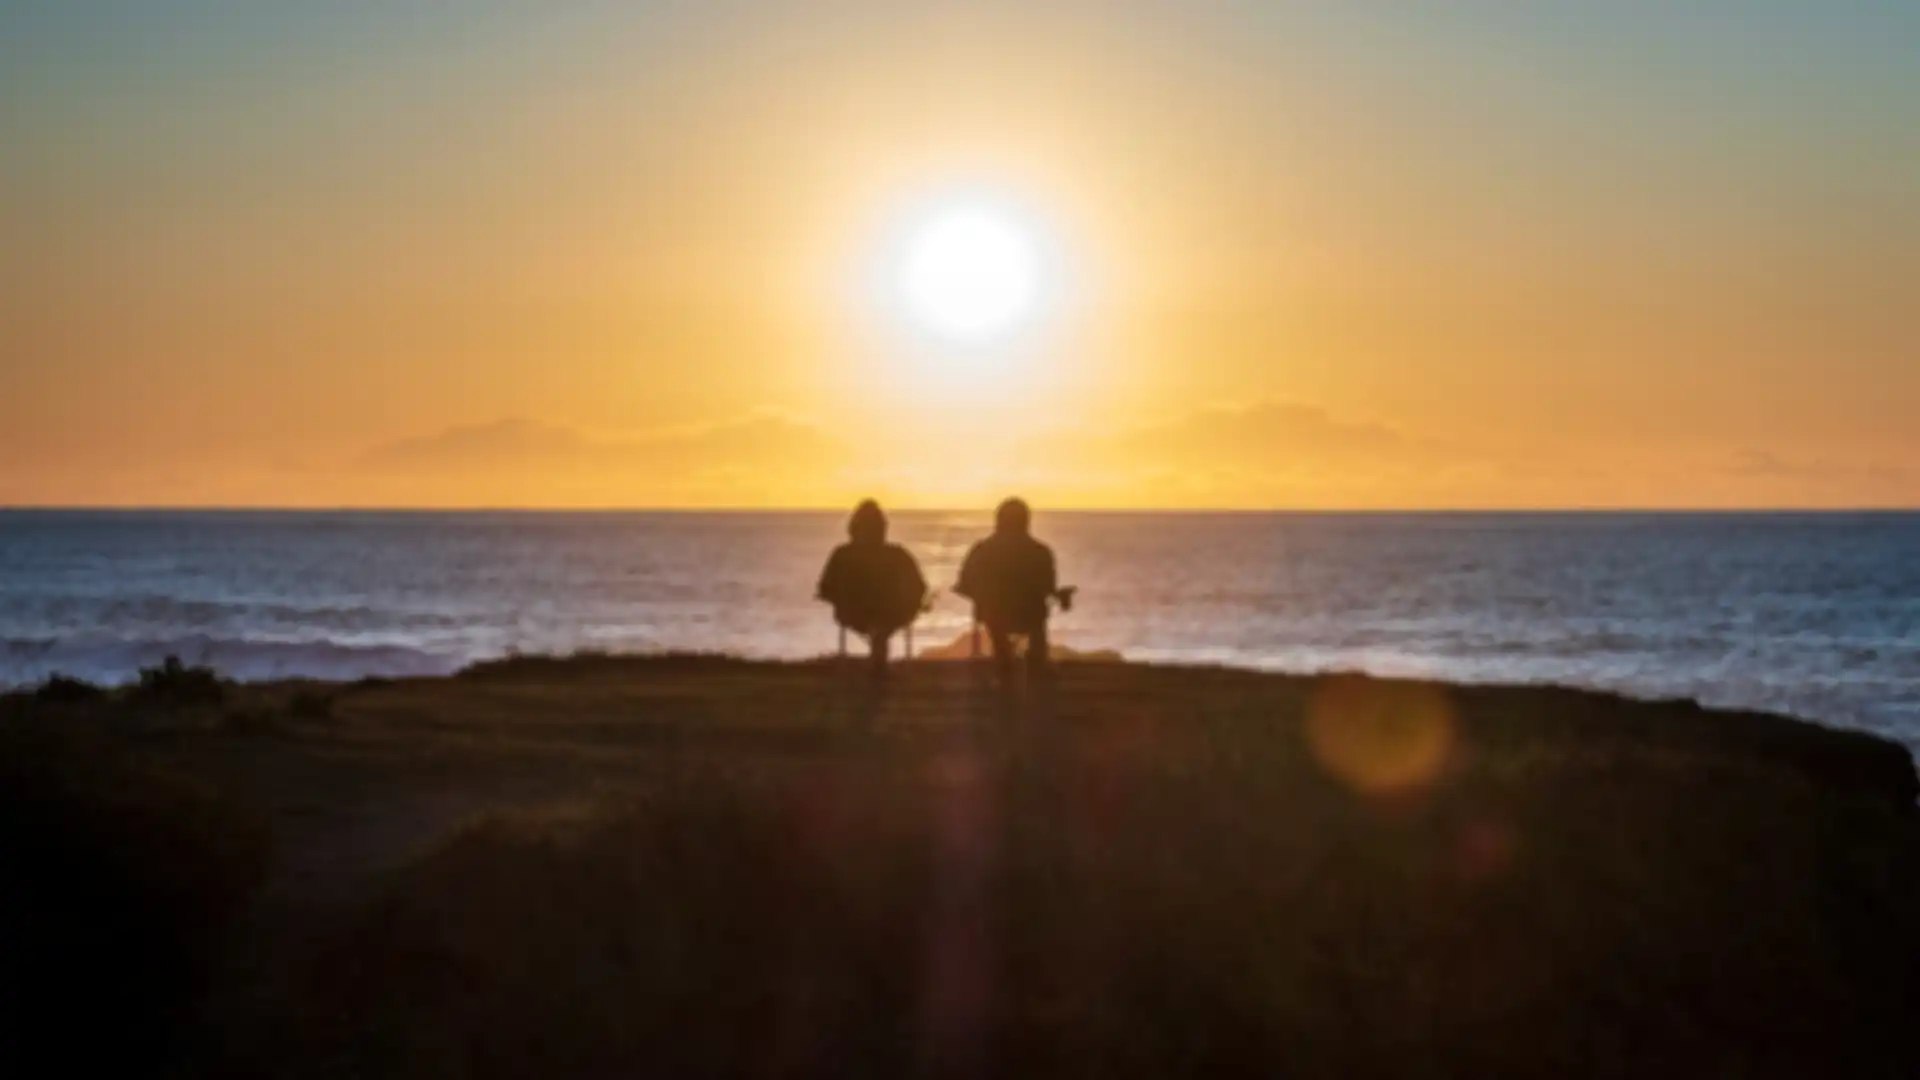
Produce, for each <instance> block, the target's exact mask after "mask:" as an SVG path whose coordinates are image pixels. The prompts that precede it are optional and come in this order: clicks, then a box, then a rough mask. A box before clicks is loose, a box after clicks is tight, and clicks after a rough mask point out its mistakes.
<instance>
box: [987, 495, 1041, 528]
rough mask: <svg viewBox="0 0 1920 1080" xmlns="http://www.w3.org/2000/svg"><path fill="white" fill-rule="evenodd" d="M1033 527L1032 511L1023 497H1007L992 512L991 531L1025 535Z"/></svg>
mask: <svg viewBox="0 0 1920 1080" xmlns="http://www.w3.org/2000/svg"><path fill="white" fill-rule="evenodd" d="M1032 528H1033V511H1032V510H1031V509H1029V508H1028V507H1027V503H1026V500H1024V499H1008V500H1007V501H1006V502H1003V503H1001V504H1000V508H999V509H997V510H995V511H994V512H993V531H994V532H996V533H1005V534H1006V535H1009V536H1025V535H1027V532H1028V530H1030V529H1032Z"/></svg>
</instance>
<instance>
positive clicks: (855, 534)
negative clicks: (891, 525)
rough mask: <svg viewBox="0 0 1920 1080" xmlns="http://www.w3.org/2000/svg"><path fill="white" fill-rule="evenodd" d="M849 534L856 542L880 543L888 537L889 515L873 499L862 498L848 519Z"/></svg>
mask: <svg viewBox="0 0 1920 1080" xmlns="http://www.w3.org/2000/svg"><path fill="white" fill-rule="evenodd" d="M847 536H848V537H849V538H851V539H852V540H853V542H854V543H856V544H878V543H882V542H884V541H885V540H886V538H887V515H886V512H885V511H883V510H881V509H880V504H879V503H877V502H874V501H873V500H872V499H865V500H862V501H861V503H860V505H859V506H856V507H854V508H853V516H852V517H850V518H848V519H847Z"/></svg>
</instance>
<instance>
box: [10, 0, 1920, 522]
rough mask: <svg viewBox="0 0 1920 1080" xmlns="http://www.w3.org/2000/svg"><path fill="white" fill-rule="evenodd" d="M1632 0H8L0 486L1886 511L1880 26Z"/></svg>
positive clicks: (1906, 349) (1902, 203) (168, 493)
mask: <svg viewBox="0 0 1920 1080" xmlns="http://www.w3.org/2000/svg"><path fill="white" fill-rule="evenodd" d="M1596 6H1597V5H1596ZM1669 6H1670V5H1651V4H1648V5H1641V4H1631V3H1629V4H1622V5H1618V6H1617V7H1611V8H1610V13H1609V14H1604V15H1602V14H1598V13H1589V14H1586V15H1572V14H1565V13H1564V9H1557V10H1562V11H1563V14H1561V15H1558V16H1552V15H1547V14H1543V13H1542V12H1543V11H1546V10H1552V6H1551V5H1546V6H1542V7H1540V8H1534V7H1531V6H1528V5H1490V6H1481V7H1476V6H1472V5H1469V6H1467V7H1463V8H1460V9H1459V10H1458V11H1456V12H1455V13H1453V14H1443V13H1439V12H1429V13H1422V14H1408V13H1406V12H1405V11H1404V10H1403V11H1401V12H1400V13H1398V14H1389V13H1388V12H1389V11H1390V10H1391V9H1386V8H1378V9H1376V8H1372V7H1369V6H1367V5H1352V6H1351V7H1350V8H1349V7H1345V6H1343V8H1342V9H1341V13H1340V14H1329V13H1328V11H1327V6H1325V5H1301V6H1299V7H1297V8H1296V7H1292V6H1288V5H1239V4H1228V3H1191V4H1183V5H1172V4H1166V5H1161V4H1153V3H1146V2H1139V3H1128V4H1116V5H1107V6H1102V7H1101V8H1099V9H1098V13H1097V14H1096V13H1095V9H1092V8H1088V7H1085V6H1068V5H1061V6H1053V5H1021V6H1019V7H1017V8H1015V7H1007V8H1004V9H1000V10H996V9H995V8H994V7H993V6H991V5H988V6H984V7H977V8H974V9H972V10H973V12H974V13H973V14H969V15H966V16H957V15H953V14H943V13H942V9H941V8H939V7H936V6H921V5H916V4H911V3H900V4H886V5H881V4H845V5H825V6H822V5H807V6H804V7H803V6H799V5H790V6H781V5H767V4H760V5H736V4H731V3H716V4H706V5H698V6H680V5H673V4H662V5H654V6H649V5H639V6H632V5H620V6H609V5H586V4H580V5H557V4H556V5H531V4H529V5H514V4H508V5H502V6H501V7H500V9H499V10H498V11H494V12H492V13H491V14H489V15H487V16H484V17H482V16H473V17H470V18H469V19H468V20H467V21H465V22H461V23H455V22H450V21H448V19H447V16H446V15H445V14H444V10H445V9H444V8H441V7H439V6H436V5H427V4H423V3H413V2H396V3H390V4H382V5H372V4H367V5H360V4H343V5H337V6H333V7H330V8H329V11H328V12H326V13H316V12H314V11H312V10H307V9H305V8H304V7H303V6H299V5H293V4H290V3H289V4H286V5H285V6H284V9H283V8H282V7H281V6H279V5H276V4H274V3H262V4H259V5H253V6H251V7H248V8H246V9H245V10H232V9H231V8H230V6H227V5H219V4H212V3H207V2H190V0H156V2H155V3H152V4H148V5H144V6H143V5H135V4H132V3H131V2H127V3H124V4H120V3H114V4H105V5H102V6H99V7H98V8H97V9H96V10H94V11H93V12H92V13H91V14H87V15H62V14H55V13H38V14H35V13H28V14H19V13H10V14H0V42H4V43H5V44H0V147H4V149H0V154H4V155H5V158H6V168H5V170H4V174H3V175H4V179H0V504H60V505H78V504H145V505H205V504H220V505H380V506H394V505H409V506H411V505H419V506H469V505H487V506H509V505H511V506H549V505H564V506H608V505H614V506H712V505H727V506H750V505H751V506H757V505H839V504H843V503H845V502H847V501H849V500H850V499H851V498H853V497H855V496H858V495H860V494H865V493H868V492H877V493H879V494H882V495H883V496H885V497H887V498H888V499H890V500H892V501H894V502H896V503H900V504H921V505H928V504H933V505H949V504H955V503H962V504H973V503H981V502H985V501H986V500H989V499H991V498H993V497H995V496H996V495H998V494H1000V493H1002V492H1005V491H1008V490H1014V489H1017V490H1020V491H1022V492H1024V493H1026V494H1028V495H1030V496H1031V497H1033V498H1035V499H1038V500H1043V501H1045V502H1047V503H1049V504H1056V505H1099V506H1232V507H1265V506H1284V507H1297V506H1329V507H1431V506H1460V507H1479V506H1701V507H1724V506H1867V505H1872V506H1920V423H1916V422H1915V417H1916V416H1920V78H1916V77H1915V76H1914V74H1913V72H1912V66H1911V63H1910V58H1908V57H1906V55H1905V54H1904V53H1903V52H1902V50H1900V49H1899V48H1897V47H1896V43H1897V42H1900V41H1909V42H1910V41H1911V40H1913V34H1914V32H1915V30H1916V29H1920V27H1916V26H1915V25H1914V20H1911V19H1909V18H1907V17H1904V16H1901V15H1899V14H1897V13H1888V12H1873V11H1868V10H1866V9H1865V8H1864V7H1863V8H1862V9H1861V10H1859V11H1854V10H1852V7H1851V6H1849V5H1837V6H1836V8H1835V10H1834V11H1832V12H1828V13H1826V14H1824V15H1817V16H1816V15H1795V16H1790V15H1788V14H1786V13H1783V12H1781V11H1776V10H1775V5H1772V4H1766V3H1761V4H1757V5H1751V6H1748V7H1745V8H1742V9H1740V11H1741V12H1742V13H1740V14H1736V13H1734V12H1731V11H1728V12H1721V13H1720V14H1718V15H1713V14H1710V13H1709V14H1702V13H1700V12H1691V13H1675V12H1671V11H1667V10H1665V8H1666V7H1669ZM320 7H328V6H326V5H321V6H320ZM611 7H619V8H620V10H618V11H615V10H610V8H611ZM1510 7H1512V8H1520V9H1523V10H1520V11H1510V10H1508V9H1509V8H1510ZM160 8H169V9H177V10H168V11H165V12H162V13H160V14H156V13H155V12H156V9H160ZM1709 8H1710V9H1711V10H1713V11H1717V10H1718V8H1712V7H1711V6H1709ZM163 16H164V17H163ZM9 20H11V24H9ZM196 20H197V21H196ZM959 189H964V190H967V191H986V192H989V193H991V194H992V195H993V196H994V197H995V198H999V199H1003V200H1005V201H1006V202H1007V203H1008V204H1010V205H1016V206H1018V207H1020V208H1021V209H1022V211H1023V213H1025V214H1027V215H1030V216H1031V217H1032V218H1033V219H1034V220H1035V221H1037V222H1039V223H1040V228H1041V229H1042V230H1043V231H1044V232H1045V233H1046V236H1047V239H1048V242H1049V243H1052V244H1056V245H1057V247H1058V250H1059V251H1060V252H1061V269H1060V273H1059V278H1060V280H1059V281H1058V282H1056V285H1057V286H1058V288H1057V289H1056V293H1057V295H1055V296H1053V297H1052V298H1051V300H1050V303H1049V308H1048V310H1047V312H1046V319H1045V322H1044V326H1042V327H1039V328H1036V329H1034V330H1033V332H1032V333H1030V334H1028V335H1026V336H1025V337H1023V338H1022V339H1021V340H1020V341H1018V342H1009V343H1006V344H1004V346H1003V348H1002V354H1001V355H994V356H978V357H968V358H963V359H961V360H959V361H950V362H948V363H946V364H942V363H938V362H934V361H930V360H928V358H927V356H926V355H925V354H926V353H927V352H928V351H929V350H928V349H927V348H926V347H925V343H924V342H915V341H912V340H909V339H908V338H906V337H903V336H902V335H901V334H899V333H897V332H894V331H891V330H889V329H887V328H886V327H885V326H884V325H882V324H883V323H884V322H885V317H886V313H885V312H883V311H879V310H877V309H878V308H881V307H884V306H885V305H884V302H883V300H881V299H877V298H876V297H875V296H874V295H873V290H871V289H863V288H862V287H859V285H858V284H857V283H858V282H859V281H860V280H862V277H861V275H863V274H865V273H867V272H868V271H869V270H870V268H871V266H872V265H873V263H874V261H875V259H876V257H877V254H876V253H877V251H878V250H879V248H881V247H882V246H884V243H885V242H886V239H885V238H886V237H887V236H888V235H889V230H890V229H893V228H895V227H896V224H897V222H896V220H895V219H896V217H897V214H898V211H899V208H900V207H902V206H903V205H917V204H919V203H924V202H927V201H929V200H932V201H935V202H937V201H938V200H939V198H940V196H941V193H942V192H945V191H949V190H959Z"/></svg>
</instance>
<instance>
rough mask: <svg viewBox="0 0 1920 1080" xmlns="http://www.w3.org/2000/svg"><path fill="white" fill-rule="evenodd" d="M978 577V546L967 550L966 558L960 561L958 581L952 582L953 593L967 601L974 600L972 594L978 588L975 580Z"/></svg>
mask: <svg viewBox="0 0 1920 1080" xmlns="http://www.w3.org/2000/svg"><path fill="white" fill-rule="evenodd" d="M979 576H980V545H979V544H975V545H973V546H972V547H971V548H968V549H967V557H966V558H965V559H962V560H961V561H960V580H959V581H956V582H954V585H953V591H954V592H955V593H958V594H959V595H961V596H964V597H966V598H967V599H969V600H973V599H976V597H975V595H974V593H975V591H976V589H977V587H978V584H979V583H978V581H977V580H976V579H977V578H978V577H979Z"/></svg>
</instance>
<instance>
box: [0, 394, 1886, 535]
mask: <svg viewBox="0 0 1920 1080" xmlns="http://www.w3.org/2000/svg"><path fill="white" fill-rule="evenodd" d="M1496 434H1497V433H1496ZM1003 436H1004V437H1003ZM10 479H11V478H10V475H9V471H8V470H5V469H0V495H4V496H7V497H6V499H5V500H4V501H14V502H20V503H24V504H32V503H35V502H39V503H42V504H45V503H48V502H51V501H52V500H47V499H35V498H33V490H32V489H31V488H23V487H20V486H19V485H17V484H12V483H10ZM6 489H13V492H14V493H12V494H10V495H9V494H8V492H7V490H6ZM69 490H72V488H69ZM1010 490H1017V491H1020V492H1022V493H1025V494H1027V495H1028V496H1030V497H1032V498H1034V499H1036V500H1037V501H1042V502H1045V503H1047V504H1051V505H1055V506H1082V507H1092V506H1106V507H1117V508H1151V507H1166V508H1212V507H1219V508H1239V509H1260V508H1288V509H1290V508H1305V509H1310V508H1331V509H1369V508H1381V509H1389V508H1447V507H1466V508H1472V507H1486V508H1498V507H1514V508H1518V507H1683V506H1695V507H1705V508H1712V507H1733V506H1743V505H1745V506H1753V505H1776V506H1805V507H1849V506H1901V505H1907V506H1912V505H1920V466H1916V465H1914V464H1908V463H1905V462H1902V461H1884V460H1875V461H1865V462H1849V461H1843V460H1832V459H1802V458H1794V457H1789V456H1785V455H1782V454H1779V453H1776V452H1773V451H1770V450H1768V449H1765V448H1762V447H1753V448H1749V449H1747V450H1746V451H1745V452H1744V453H1742V454H1740V455H1738V456H1736V457H1733V458H1731V459H1730V458H1728V457H1727V456H1726V455H1724V454H1719V455H1715V454H1712V453H1702V454H1700V455H1697V456H1694V457H1689V458H1684V459H1682V458H1675V457H1672V456H1670V455H1665V454H1657V453H1651V452H1649V453H1642V454H1639V455H1637V456H1636V455H1632V454H1627V453H1621V452H1616V453H1611V454H1606V455H1588V456H1584V457H1580V456H1569V455H1552V454H1534V455H1530V456H1526V457H1516V456H1514V455H1512V454H1508V453H1502V452H1501V451H1500V449H1499V448H1498V447H1478V446H1470V445H1463V444H1460V443H1457V442H1450V441H1447V440H1442V439H1437V438H1433V437H1430V436H1427V435H1425V434H1423V433H1420V432H1417V431H1413V430H1409V429H1404V428H1401V427H1399V426H1396V425H1392V424H1387V423H1383V422H1380V421H1377V420H1372V419H1366V418H1358V417H1351V416H1343V415H1340V414H1338V413H1336V412H1333V411H1331V410H1328V409H1324V408H1321V407H1318V406H1315V405H1311V404H1307V403H1303V402H1298V401H1286V400H1276V399H1267V400H1257V401H1252V402H1245V403H1222V404H1214V405H1209V406H1206V407H1202V408H1197V409H1192V410H1187V411H1184V412H1176V413H1172V414H1169V415H1167V416H1165V417H1162V418H1160V419H1158V420H1154V421H1151V422H1141V423H1134V424H1128V425H1120V426H1115V427H1112V428H1107V429H1094V428H1087V427H1066V426H1063V427H1060V428H1056V429H1051V430H1047V431H1042V432H1036V433H1030V434H1028V435H1025V436H1024V437H1020V436H1011V435H1007V434H1006V433H988V434H987V435H985V436H983V437H982V439H980V440H979V442H978V444H977V445H968V446H966V447H964V448H956V447H954V446H951V445H946V444H944V443H943V441H942V440H941V439H940V438H939V437H938V436H935V435H931V434H928V433H924V432H908V433H906V434H905V436H904V437H903V438H897V439H895V440H893V441H887V440H885V439H881V438H878V437H877V436H876V435H874V434H873V433H866V432H858V431H850V430H842V429H839V428H835V427H833V426H831V425H828V424H823V423H820V422H818V421H816V420H813V419H811V418H807V417H803V416H799V415H795V414H791V413H787V412H781V411H776V410H760V411H756V412H752V413H747V414H743V415H740V416H736V417H734V418H731V419H726V420H721V421H716V422H713V423H707V424H698V425H683V426H674V427H663V428H655V429H643V430H633V431H611V430H606V429H599V428H593V427H588V426H584V425H578V424H572V423H566V422H561V421H557V420H550V419H537V418H531V417H506V418H501V419H496V420H490V421H484V422H476V423H467V424H456V425H453V426H449V427H446V428H442V429H440V430H438V431H433V432H428V433H423V434H419V435H414V436H408V437H403V438H398V439H391V440H388V441H385V442H381V443H378V444H376V445H374V446H372V447H370V448H368V449H366V450H364V451H361V452H359V453H357V454H354V455H352V456H349V457H347V458H344V459H338V460H335V461H333V462H330V463H329V462H314V461H308V462H307V463H305V464H293V463H282V464H274V463H271V462H268V463H261V464H258V465H247V464H245V463H235V464H234V465H233V466H231V467H228V468H216V467H212V466H209V465H205V464H200V465H195V464H193V463H191V462H184V461H171V462H170V461H169V460H166V459H163V458H152V459H147V460H142V461H139V462H129V463H128V464H127V465H126V466H124V467H123V468H121V469H118V470H116V471H114V472H113V473H111V474H108V476H107V477H106V482H105V486H96V488H95V494H94V495H93V496H92V498H93V500H94V501H97V502H99V503H102V504H120V505H234V506H274V505H280V506H285V505H309V506H313V505H323V506H422V507H461V506H492V507H529V508H539V507H596V506H598V507H622V506H633V507H641V506H677V507H688V508H699V507H722V506H725V507H755V506H767V507H798V506H838V505H842V504H844V503H847V502H848V501H850V500H852V499H855V498H858V497H861V496H864V495H869V494H872V495H878V496H880V497H881V498H883V499H884V500H886V501H887V502H888V503H889V504H890V505H900V506H967V505H974V504H976V503H979V504H982V505H984V504H985V501H990V500H991V499H993V498H997V497H998V496H999V495H1000V494H1004V493H1005V492H1006V491H1010ZM22 492H24V497H23V496H22V494H21V493H22ZM289 492H297V493H298V495H297V497H290V496H289V494H288V493H289Z"/></svg>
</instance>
